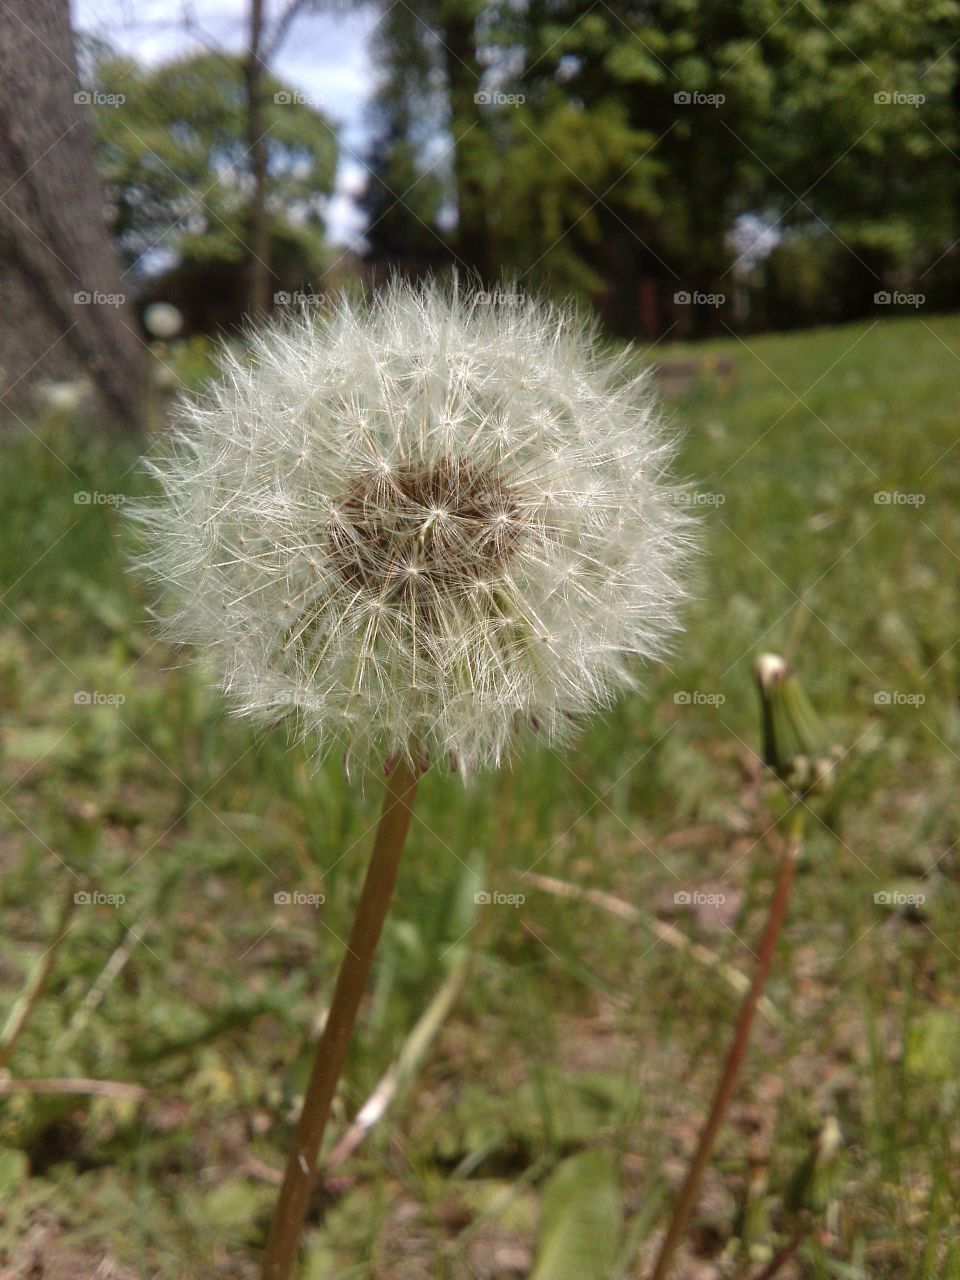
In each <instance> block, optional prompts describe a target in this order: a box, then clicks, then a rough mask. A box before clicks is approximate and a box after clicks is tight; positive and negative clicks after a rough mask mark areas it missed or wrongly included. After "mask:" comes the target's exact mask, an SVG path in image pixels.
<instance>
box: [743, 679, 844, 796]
mask: <svg viewBox="0 0 960 1280" xmlns="http://www.w3.org/2000/svg"><path fill="white" fill-rule="evenodd" d="M754 675H755V677H756V682H757V689H758V690H759V693H760V708H761V718H762V729H763V761H764V764H766V765H767V766H768V767H769V768H771V769H772V770H773V771H774V773H775V774H776V775H777V777H778V778H780V779H781V780H782V781H783V782H785V783H786V784H787V786H789V787H790V788H791V790H793V791H796V792H798V793H799V794H810V793H816V794H821V793H823V792H826V791H827V790H829V788H830V786H831V784H832V770H833V766H834V764H835V761H836V749H835V748H832V747H828V745H827V739H826V732H825V730H824V728H823V725H822V723H821V721H820V717H819V716H818V715H817V713H816V711H815V710H814V709H813V706H812V705H811V703H810V699H809V698H808V697H807V695H806V693H805V692H804V690H803V687H802V686H801V684H800V681H799V680H798V679H797V677H796V675H795V674H794V671H793V668H792V667H791V666H790V665H789V663H787V662H786V661H785V660H784V659H783V658H781V657H779V656H778V655H777V654H773V653H763V654H761V655H760V657H759V658H758V659H757V661H756V664H755V666H754Z"/></svg>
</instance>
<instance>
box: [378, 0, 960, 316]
mask: <svg viewBox="0 0 960 1280" xmlns="http://www.w3.org/2000/svg"><path fill="white" fill-rule="evenodd" d="M427 9H428V10H429V12H426V11H425V13H424V14H421V15H420V16H421V18H422V20H421V21H414V20H412V19H411V20H408V21H398V22H396V23H387V22H385V24H384V27H383V30H382V32H381V36H380V40H381V45H380V52H381V55H382V58H381V65H382V68H383V71H384V81H383V85H382V87H381V90H380V95H379V99H378V103H379V108H380V111H381V115H382V120H383V122H384V125H385V127H384V128H383V129H382V130H381V132H380V135H379V137H378V144H377V147H376V148H375V150H374V153H373V155H372V157H371V159H372V167H373V168H374V171H375V173H376V174H377V175H378V177H382V178H383V180H384V181H385V182H389V185H390V186H391V187H392V188H393V189H394V191H396V193H397V194H400V192H402V190H403V189H404V188H405V186H409V184H410V182H414V181H416V175H415V174H412V173H411V167H412V166H413V167H415V166H416V165H419V166H420V173H421V174H424V175H426V174H428V173H429V175H430V177H431V180H433V181H435V182H436V183H437V185H438V188H439V190H438V191H437V192H436V193H435V195H434V197H433V199H432V202H431V203H432V207H433V210H434V212H433V221H430V218H429V217H427V216H425V215H424V211H423V209H422V208H421V209H419V210H418V211H417V213H418V216H419V217H420V218H421V219H422V220H423V221H427V222H428V224H429V225H431V226H433V227H434V229H438V228H437V225H436V217H437V212H438V211H441V210H443V209H444V208H446V209H457V210H459V211H460V213H461V217H462V214H463V209H464V208H466V210H467V217H468V220H469V221H470V223H471V224H472V226H473V227H474V231H476V228H477V227H478V226H480V227H481V228H482V230H483V232H484V233H485V234H486V236H487V237H488V240H489V244H490V255H489V256H490V259H491V260H492V262H493V263H494V264H495V265H496V266H497V267H498V268H501V269H502V268H506V269H507V270H509V271H512V272H515V273H517V274H519V275H521V276H522V277H523V278H524V280H525V282H527V283H529V282H538V283H543V284H546V285H547V286H548V287H550V288H552V289H554V290H555V291H557V292H559V293H566V292H569V291H571V290H574V291H576V292H578V293H581V294H585V295H590V296H592V297H594V299H597V300H600V301H602V302H605V303H606V306H607V312H608V318H610V319H611V320H612V321H613V322H614V324H615V325H616V326H617V327H618V328H621V329H624V330H630V329H631V328H634V327H635V325H636V314H635V312H636V306H637V295H638V292H639V290H640V287H641V285H642V283H643V282H644V281H647V282H649V281H653V282H656V284H657V287H658V289H659V293H660V296H661V298H663V297H666V296H668V295H670V294H672V293H673V291H674V290H681V289H683V290H691V291H704V292H712V291H720V292H725V293H727V294H728V295H729V294H731V292H733V291H734V289H737V290H739V291H741V292H744V291H756V290H757V289H763V290H765V291H766V295H767V296H766V301H765V306H766V307H767V311H768V314H770V315H771V316H772V315H773V314H774V312H775V311H776V309H777V306H778V305H779V304H778V303H777V301H776V299H771V297H770V296H769V295H770V294H771V290H775V289H776V288H778V287H780V286H786V285H787V282H788V281H792V280H797V279H799V278H800V277H801V276H802V275H803V272H802V271H801V272H799V273H798V272H797V271H796V270H793V269H790V270H784V269H783V267H784V263H783V259H784V257H785V256H787V257H789V256H790V254H794V255H796V254H801V255H802V252H803V246H804V245H805V244H806V245H809V246H810V251H811V254H812V255H813V256H814V257H816V258H817V260H818V261H819V262H821V263H822V264H824V265H825V266H826V267H827V268H828V269H829V270H830V272H832V273H835V275H834V279H833V281H832V282H831V281H826V282H825V286H824V293H823V295H822V297H821V298H820V301H819V303H816V304H815V305H824V306H829V296H828V294H829V290H830V289H831V288H834V287H835V288H836V290H837V291H838V292H839V291H845V293H846V298H847V305H848V306H850V307H853V308H854V310H857V309H858V308H859V310H860V311H862V310H863V309H864V307H865V306H866V305H869V303H870V302H872V294H873V292H874V291H875V290H876V289H878V288H880V287H882V286H883V284H884V283H886V282H889V281H890V280H894V279H897V278H899V277H901V276H903V277H906V276H910V275H911V273H912V274H913V275H914V276H917V275H920V274H921V273H922V272H924V271H926V270H928V269H929V267H930V264H931V263H933V262H934V261H935V260H936V259H937V258H938V257H939V256H940V255H941V254H942V253H943V252H944V251H945V250H946V249H947V248H948V246H949V244H950V243H952V242H953V240H954V239H956V236H957V233H958V227H957V221H958V207H960V201H958V199H957V196H958V185H960V166H958V164H957V160H956V154H955V153H956V152H957V151H958V150H960V146H958V136H957V109H958V101H960V92H958V90H957V87H956V86H957V84H958V60H957V51H956V50H955V49H954V48H953V41H954V34H953V33H954V32H955V30H956V29H957V19H958V17H960V4H958V2H957V0H930V2H929V3H926V4H923V5H917V4H915V3H911V0H833V2H832V3H830V4H829V5H828V4H826V3H825V0H802V2H801V3H799V4H797V5H793V6H789V7H786V8H785V7H784V6H783V5H782V4H780V3H778V2H777V0H718V3H715V4H710V5H704V4H700V3H698V0H655V3H652V4H651V3H647V2H646V0H644V2H643V3H631V2H630V0H627V3H623V4H618V5H616V6H613V5H609V6H608V5H598V6H596V5H590V4H589V3H588V2H587V0H528V2H527V3H525V4H522V5H516V4H514V3H512V2H510V0H500V2H499V3H495V4H490V5H486V6H484V7H483V8H482V11H478V7H477V5H476V4H475V0H435V3H433V4H431V5H429V6H427ZM391 12H392V11H391ZM465 31H468V32H469V35H470V56H467V54H466V52H465V50H464V32H465ZM450 32H453V33H455V34H456V35H457V38H458V41H459V43H458V44H457V45H456V47H455V48H454V50H453V51H454V53H455V55H456V56H455V57H454V58H453V59H451V56H450V53H451V47H450V44H449V41H448V40H447V35H448V33H450ZM464 68H466V69H468V70H473V71H475V74H476V86H475V87H476V91H477V92H479V93H480V94H481V95H485V101H483V102H482V103H481V104H480V105H478V104H477V103H475V102H474V101H473V100H472V99H471V101H470V103H466V101H465V98H464V94H463V84H462V81H463V79H464V76H463V70H464ZM454 72H458V74H456V75H455V74H454ZM431 130H432V131H433V134H434V136H436V135H438V134H439V135H442V136H443V137H444V138H446V140H447V144H448V146H449V147H450V153H449V155H448V156H447V157H445V159H444V161H443V162H442V163H440V164H438V163H437V162H436V148H434V149H433V151H431V149H430V148H429V147H427V146H425V145H424V142H423V139H424V136H425V135H429V133H430V131H431ZM398 165H399V166H401V172H402V177H403V179H404V181H403V182H402V183H401V182H394V181H390V175H391V173H393V175H394V178H397V177H399V176H400V174H398V173H397V172H396V170H395V169H394V170H392V169H391V166H398ZM424 180H425V179H424ZM414 189H415V190H417V188H416V187H415V188H414ZM465 201H466V204H465ZM477 201H480V202H481V203H483V204H484V206H485V207H484V209H483V211H482V215H480V214H478V212H477V209H476V207H475V206H476V203H477ZM745 219H749V220H750V221H749V224H747V225H748V226H749V225H753V226H754V227H755V228H756V230H757V231H758V232H759V231H761V230H763V229H765V228H766V229H767V230H768V232H770V231H772V233H773V234H772V235H768V244H769V243H776V241H778V240H779V241H780V242H781V244H782V245H783V249H782V251H781V252H780V255H779V256H780V259H781V262H780V264H779V265H778V266H777V267H776V268H775V269H774V268H773V267H772V268H771V271H770V273H769V274H765V271H766V268H765V267H763V266H760V267H757V266H755V265H754V262H753V258H752V257H751V254H750V253H749V252H748V253H747V254H745V255H744V253H743V251H744V248H747V249H749V240H750V237H749V235H747V237H746V240H747V242H746V244H744V235H743V229H744V220H745ZM738 228H739V229H740V231H741V234H740V235H738V236H736V237H735V236H734V235H733V232H734V231H735V230H736V229H738ZM461 238H462V237H461ZM453 244H454V247H455V248H459V241H458V238H457V237H453ZM375 247H376V246H375ZM930 283H931V288H932V287H933V282H932V281H931V282H930ZM805 287H806V286H805ZM786 305H787V307H789V304H786ZM831 314H836V315H838V316H839V315H840V314H842V308H838V307H836V306H834V307H833V309H832V311H831ZM701 320H702V321H704V322H705V323H709V321H710V316H709V314H704V315H702V316H701Z"/></svg>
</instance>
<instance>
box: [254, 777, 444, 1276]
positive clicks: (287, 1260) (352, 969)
mask: <svg viewBox="0 0 960 1280" xmlns="http://www.w3.org/2000/svg"><path fill="white" fill-rule="evenodd" d="M418 776H419V775H418V772H417V768H416V765H411V764H408V763H407V762H406V761H405V760H403V759H402V758H401V759H398V760H397V762H396V764H395V766H394V768H393V769H392V770H391V772H390V775H389V777H388V779H387V784H386V793H385V795H384V800H383V809H382V812H381V814H380V823H379V825H378V827H377V834H376V838H375V840H374V844H373V853H372V855H371V857H370V865H369V866H368V867H367V874H366V877H365V879H364V882H363V889H362V891H361V894H360V901H359V903H358V904H357V912H356V915H355V917H354V921H353V928H352V929H351V931H350V939H349V941H348V943H347V950H346V954H345V955H344V957H343V961H342V963H341V966H340V972H339V974H338V975H337V985H336V988H335V990H334V993H333V1000H332V1002H331V1005H330V1012H329V1014H328V1016H327V1021H326V1025H325V1026H324V1029H323V1034H322V1036H321V1037H320V1041H319V1043H318V1044H317V1052H316V1056H315V1058H314V1061H313V1070H312V1071H311V1073H310V1082H309V1084H308V1085H307V1091H306V1095H305V1096H304V1100H303V1110H302V1112H301V1113H300V1119H299V1121H298V1122H297V1128H296V1132H295V1134H294V1138H293V1145H292V1146H291V1148H290V1154H289V1157H288V1159H287V1167H286V1171H285V1173H284V1178H283V1185H282V1187H281V1189H280V1198H279V1199H278V1201H277V1207H276V1210H275V1212H274V1218H273V1225H272V1227H271V1229H270V1238H269V1240H268V1242H267V1251H266V1256H265V1259H264V1269H263V1280H287V1278H288V1277H289V1276H290V1274H291V1270H292V1267H293V1263H294V1259H295V1256H296V1251H297V1241H298V1239H299V1237H300V1230H301V1227H302V1226H303V1220H304V1217H305V1216H306V1212H307V1206H308V1204H309V1201H310V1195H311V1192H312V1191H313V1188H314V1184H315V1182H316V1176H317V1168H316V1166H317V1156H318V1154H319V1151H320V1144H321V1142H322V1141H323V1134H324V1130H325V1128H326V1125H327V1119H328V1117H329V1115H330V1106H331V1104H332V1102H333V1096H334V1092H335V1091H336V1087H337V1081H338V1080H339V1079H340V1074H341V1072H342V1071H343V1066H344V1062H345V1060H346V1056H347V1049H348V1047H349V1044H350V1037H351V1035H352V1032H353V1026H354V1023H355V1022H356V1020H357V1011H358V1009H359V1008H360V1001H361V1000H362V999H363V993H364V991H365V990H366V986H367V979H368V978H369V976H370V969H371V967H372V964H373V956H374V952H375V951H376V949H377V943H378V941H379V939H380V932H381V930H382V928H383V922H384V919H385V918H386V914H387V910H388V908H389V906H390V900H391V898H392V896H393V888H394V885H395V883H396V879H397V870H398V868H399V865H400V857H401V854H402V853H403V846H404V842H405V840H406V836H407V832H408V830H409V828H410V819H411V817H412V815H413V801H414V796H415V794H416V789H417V781H418Z"/></svg>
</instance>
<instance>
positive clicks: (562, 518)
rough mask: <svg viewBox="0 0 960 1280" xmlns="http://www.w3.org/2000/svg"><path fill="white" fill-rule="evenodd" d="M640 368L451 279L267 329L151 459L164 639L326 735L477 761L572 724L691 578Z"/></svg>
mask: <svg viewBox="0 0 960 1280" xmlns="http://www.w3.org/2000/svg"><path fill="white" fill-rule="evenodd" d="M626 366H627V357H626V356H620V357H617V358H608V357H602V356H600V355H599V354H598V353H597V349H596V345H595V333H594V328H593V326H592V325H591V324H590V323H588V322H587V321H585V320H583V319H582V318H579V317H578V316H577V315H576V314H575V313H574V312H573V311H572V310H570V309H562V308H556V307H553V306H551V305H548V304H545V303H542V302H539V301H536V300H532V299H528V298H524V297H518V296H517V295H513V294H509V295H494V296H493V298H492V300H491V298H490V295H484V294H479V295H470V294H464V293H463V291H462V289H461V288H459V287H458V286H457V284H456V283H454V284H453V285H452V286H450V287H443V286H441V285H439V284H435V283H430V284H427V285H424V286H421V287H419V288H412V287H410V286H408V285H404V284H400V283H394V284H392V285H391V286H390V287H389V288H387V289H386V290H385V291H384V292H383V293H382V294H380V295H379V296H378V298H377V299H376V301H375V302H374V303H372V304H371V305H369V306H368V305H364V304H360V303H352V302H348V301H346V300H341V301H339V302H338V303H337V304H336V305H335V306H334V307H333V309H332V310H331V311H330V312H329V313H327V314H322V315H316V316H307V315H304V316H301V317H299V318H297V319H295V320H293V321H287V322H286V323H284V324H283V325H281V326H275V327H268V328H267V329H265V330H264V331H263V332H262V333H260V334H258V335H257V336H255V337H254V338H252V351H251V352H250V353H249V355H243V356H237V355H231V354H229V353H226V354H224V356H223V358H222V364H221V376H220V378H219V380H218V382H217V383H216V384H215V386H214V388H213V390H212V392H211V393H210V394H208V396H207V397H206V398H205V399H203V400H195V401H192V402H187V403H185V404H184V406H183V408H182V410H181V422H180V429H179V431H178V432H177V433H176V435H175V437H174V442H173V443H172V444H168V445H167V446H166V451H165V456H162V457H160V458H159V459H157V460H155V461H154V462H153V463H152V464H151V469H152V470H153V472H154V474H155V475H156V476H157V477H158V478H159V481H160V485H161V490H162V492H161V496H160V497H159V498H158V499H156V500H154V501H150V502H148V503H147V504H145V505H144V506H143V507H142V508H141V509H140V511H139V512H138V515H139V519H140V521H141V523H142V524H143V525H144V526H145V528H144V538H143V545H144V551H143V554H142V555H141V557H140V563H141V565H142V567H143V568H144V569H145V570H146V571H147V572H148V573H149V574H150V575H151V576H152V577H153V578H154V579H156V580H157V581H158V582H159V583H160V584H161V586H162V587H163V588H164V591H163V595H162V596H161V599H162V600H164V601H165V605H166V607H165V613H166V622H167V629H168V634H169V635H171V636H172V637H173V638H174V639H176V640H178V641H185V640H186V641H192V642H195V643H198V644H200V645H202V646H204V647H205V648H207V649H208V650H209V651H210V657H211V658H212V660H213V663H214V666H215V668H216V670H217V672H218V674H219V676H220V679H221V682H222V685H223V687H224V689H225V690H226V692H227V693H228V694H229V695H230V696H231V698H232V699H233V701H234V702H235V704H236V707H237V709H238V711H240V712H243V713H246V714H249V715H253V716H255V717H257V718H259V719H262V720H269V721H273V720H276V719H277V718H278V717H281V716H287V715H295V716H296V719H297V725H298V728H299V731H300V733H301V735H302V736H304V737H308V738H310V739H312V740H313V742H314V743H315V745H316V746H317V747H318V749H322V748H323V747H325V746H328V745H329V744H330V743H331V742H332V741H334V740H340V741H344V742H345V743H346V744H347V747H348V749H349V751H350V753H351V756H357V757H359V758H361V759H365V758H370V757H371V756H372V757H375V758H377V759H378V760H379V762H380V763H382V762H383V760H385V759H387V758H389V757H391V756H396V755H398V754H402V755H404V756H405V757H406V758H408V759H410V760H422V759H424V758H426V759H430V760H438V759H439V760H448V759H449V760H450V761H451V762H452V763H453V765H454V767H457V768H459V769H461V770H463V771H464V772H467V771H469V770H471V769H473V768H476V767H480V766H485V765H497V764H499V763H501V762H502V761H503V760H504V758H505V757H506V756H507V754H508V752H509V748H510V745H511V742H512V740H513V738H514V735H515V734H516V732H517V730H518V729H522V728H524V727H526V728H528V729H533V730H535V731H538V732H539V733H540V735H541V736H542V737H543V738H545V739H546V740H547V741H550V742H555V741H557V740H559V739H561V738H562V737H563V736H564V734H565V733H566V732H567V731H568V730H569V729H570V728H571V727H572V724H573V723H574V721H575V718H576V717H578V716H580V715H581V713H583V712H586V711H589V710H591V709H593V708H595V707H596V706H597V705H598V704H608V703H609V702H610V701H611V700H612V699H613V697H614V696H615V695H616V693H617V692H618V691H619V690H620V689H621V688H623V687H624V686H628V685H630V684H631V683H632V669H633V667H634V664H635V660H636V659H654V658H657V657H658V656H659V655H661V654H662V652H663V650H664V643H665V640H666V638H667V636H668V634H669V633H670V632H671V631H672V630H674V629H676V626H677V618H676V609H677V605H678V603H679V601H680V599H681V597H682V594H683V590H682V585H681V577H682V569H683V565H684V561H685V552H686V548H687V543H688V519H687V516H686V515H685V508H684V503H683V497H684V496H685V494H684V493H683V491H682V490H680V489H678V488H677V487H676V486H674V485H673V484H671V483H670V482H669V480H668V479H666V476H665V473H666V468H667V466H668V464H669V462H670V459H671V455H672V451H673V450H672V444H671V441H670V439H669V437H668V436H667V434H666V433H665V431H664V429H663V427H662V426H661V424H660V422H659V420H658V418H657V416H656V413H655V410H654V408H653V406H652V404H651V398H650V393H649V391H648V388H647V383H646V378H645V376H643V375H641V376H633V377H630V376H627V369H626ZM161 612H164V608H163V606H161Z"/></svg>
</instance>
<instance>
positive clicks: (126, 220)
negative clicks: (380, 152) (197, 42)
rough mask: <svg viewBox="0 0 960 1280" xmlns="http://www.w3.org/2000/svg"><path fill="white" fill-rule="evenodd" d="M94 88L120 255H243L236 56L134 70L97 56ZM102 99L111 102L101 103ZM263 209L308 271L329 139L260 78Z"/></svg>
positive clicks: (308, 110)
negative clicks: (266, 189)
mask: <svg viewBox="0 0 960 1280" xmlns="http://www.w3.org/2000/svg"><path fill="white" fill-rule="evenodd" d="M93 87H94V90H95V91H96V92H97V93H98V94H100V95H104V96H103V98H102V99H101V100H100V101H101V105H100V107H99V109H98V111H97V129H98V142H99V148H100V156H101V163H102V166H103V171H104V176H105V180H106V183H107V188H108V192H109V196H110V200H111V207H112V211H113V219H114V228H115V234H116V236H117V240H118V242H119V245H120V248H121V251H122V253H123V255H124V257H125V259H126V260H127V261H128V262H130V263H136V262H140V261H141V260H142V259H143V257H144V255H145V254H148V253H150V252H151V251H152V250H155V249H156V250H159V249H164V250H169V251H173V252H174V253H176V254H177V255H178V257H180V258H181V259H183V260H193V261H196V262H237V263H239V262H242V261H244V260H245V257H246V253H247V251H246V250H245V248H244V244H243V239H244V225H245V222H244V219H245V217H246V212H245V211H246V209H247V206H248V204H249V199H250V186H251V176H250V162H249V152H248V143H247V140H246V133H247V114H246V113H247V102H246V96H245V88H244V80H243V65H242V60H241V59H239V58H236V57H232V56H230V55H227V54H221V53H202V54H198V55H195V56H192V57H189V58H184V59H181V60H178V61H175V62H170V63H166V64H163V65H161V66H158V67H151V68H145V67H141V66H138V65H136V64H132V63H131V62H129V61H128V60H124V59H119V58H115V57H108V58H101V59H100V60H98V61H97V63H96V66H95V71H94V84H93ZM111 95H112V96H113V99H117V98H119V97H120V95H122V98H123V101H122V102H121V103H120V105H110V103H111ZM266 97H267V105H266V108H265V114H266V124H267V163H268V174H269V183H270V196H269V211H270V215H271V221H272V223H273V230H274V236H275V237H279V238H281V239H283V240H284V241H285V242H288V241H289V240H290V239H291V238H293V239H295V240H296V241H297V242H298V243H299V245H300V247H301V250H302V252H303V254H304V255H305V261H307V262H311V261H312V262H313V263H314V264H315V265H316V266H317V267H318V266H319V263H320V261H321V250H322V244H323V211H324V207H325V203H326V198H327V196H328V195H329V194H330V191H331V190H332V187H333V177H334V168H335V165H336V156H337V147H336V140H335V136H334V133H333V131H332V129H331V127H330V125H329V124H328V123H327V121H326V119H325V117H324V116H323V114H322V112H321V111H320V110H318V108H317V107H316V105H314V104H311V103H310V102H309V101H306V100H305V99H304V97H303V95H301V94H298V93H297V92H296V91H295V90H294V89H292V88H290V87H289V86H287V85H284V84H283V83H282V82H281V81H279V80H277V79H276V78H275V77H273V76H268V77H267V94H266Z"/></svg>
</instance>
